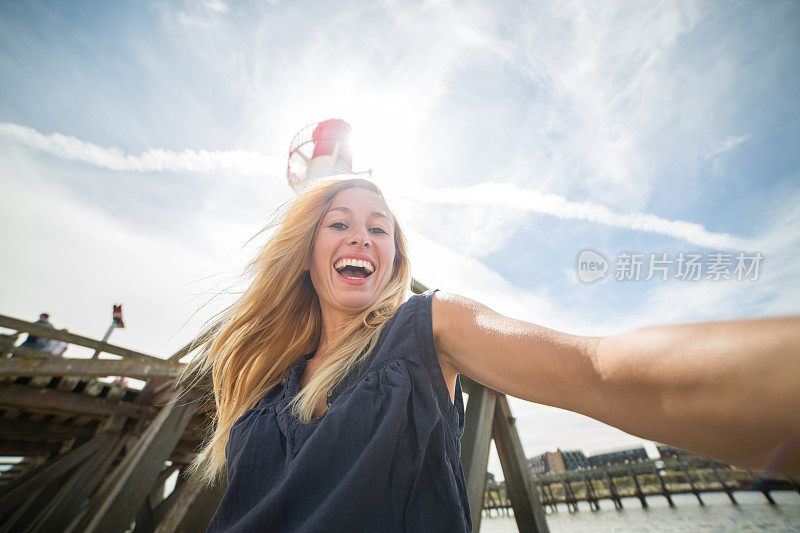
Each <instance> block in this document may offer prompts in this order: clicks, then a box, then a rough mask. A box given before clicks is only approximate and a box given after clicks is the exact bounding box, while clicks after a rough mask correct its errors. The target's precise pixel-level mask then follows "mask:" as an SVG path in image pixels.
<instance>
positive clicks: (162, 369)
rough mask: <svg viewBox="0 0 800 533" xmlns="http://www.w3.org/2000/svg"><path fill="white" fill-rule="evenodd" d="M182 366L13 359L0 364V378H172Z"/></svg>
mask: <svg viewBox="0 0 800 533" xmlns="http://www.w3.org/2000/svg"><path fill="white" fill-rule="evenodd" d="M182 368H183V367H182V365H178V364H175V363H170V362H167V361H162V360H160V359H159V360H157V361H144V360H141V359H73V358H46V359H45V358H27V357H15V358H13V359H5V360H0V377H11V376H81V377H89V376H92V377H101V376H128V377H132V378H138V379H148V378H151V377H165V378H176V377H178V374H180V372H181V369H182Z"/></svg>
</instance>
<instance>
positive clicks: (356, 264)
mask: <svg viewBox="0 0 800 533" xmlns="http://www.w3.org/2000/svg"><path fill="white" fill-rule="evenodd" d="M333 268H334V269H335V270H336V272H338V273H339V275H341V276H343V277H345V278H348V279H365V278H368V277H370V276H371V275H372V273H373V272H375V265H373V264H372V263H371V262H370V261H362V260H361V259H351V258H347V259H340V260H339V261H337V262H336V264H335V265H333Z"/></svg>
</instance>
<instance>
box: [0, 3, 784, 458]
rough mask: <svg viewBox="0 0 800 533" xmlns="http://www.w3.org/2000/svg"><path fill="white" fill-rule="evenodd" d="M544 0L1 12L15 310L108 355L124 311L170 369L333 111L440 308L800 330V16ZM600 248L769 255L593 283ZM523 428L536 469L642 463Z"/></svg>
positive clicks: (1, 129)
mask: <svg viewBox="0 0 800 533" xmlns="http://www.w3.org/2000/svg"><path fill="white" fill-rule="evenodd" d="M532 4H533V5H528V3H522V2H520V3H502V4H500V3H494V2H482V3H475V2H458V3H455V2H447V1H438V2H416V3H395V2H370V3H354V2H336V3H333V2H330V3H321V2H279V1H272V2H269V1H267V2H237V3H233V2H230V3H226V2H223V1H222V0H212V1H207V2H149V3H148V2H126V3H108V2H96V3H91V2H75V3H63V2H61V3H59V2H52V3H43V2H25V3H11V2H4V3H0V73H2V76H0V80H1V81H0V185H2V190H3V194H2V195H0V235H2V242H3V245H4V249H5V254H4V261H3V263H2V266H0V272H2V279H3V281H4V282H3V291H2V293H1V294H0V304H2V306H1V307H2V311H0V312H2V313H3V314H8V315H12V316H16V317H20V318H28V319H34V318H35V317H36V316H37V315H38V313H39V312H41V311H43V310H47V311H49V312H50V313H51V314H52V316H53V320H54V323H55V324H56V325H57V326H58V327H67V328H69V329H70V330H71V331H75V332H79V333H82V334H86V335H91V336H96V337H99V336H101V335H102V333H103V331H104V330H105V328H106V326H107V322H108V312H109V309H110V307H111V304H112V303H114V302H122V303H123V304H124V305H125V312H126V322H127V324H128V328H126V329H124V330H118V331H116V332H115V333H114V335H113V337H112V340H113V341H115V342H118V343H120V344H122V345H125V346H130V347H133V348H137V349H140V350H143V351H146V352H150V353H154V354H157V355H160V356H167V355H169V354H170V353H172V351H174V350H175V349H177V348H178V347H180V346H181V345H183V344H184V343H185V342H186V341H188V340H189V339H190V338H191V337H192V336H193V334H194V333H196V332H197V330H198V329H199V328H200V327H201V326H202V324H203V323H204V321H205V320H207V319H208V318H210V317H211V316H212V315H213V313H214V312H216V311H218V310H220V309H221V308H222V307H224V305H226V304H227V303H230V301H231V299H232V298H233V296H232V295H231V294H229V292H231V291H235V290H237V288H240V287H241V284H242V280H241V279H240V278H238V276H239V274H240V273H241V269H242V266H243V265H244V262H245V261H246V260H247V258H249V257H250V256H251V255H252V254H253V253H254V252H255V246H256V245H257V243H258V240H256V241H255V242H253V243H250V244H246V242H247V240H248V238H249V237H251V236H252V235H253V234H254V233H256V232H257V231H258V229H260V228H261V227H262V226H263V225H264V224H265V222H266V220H267V218H268V216H269V214H270V213H271V211H272V210H273V209H274V208H275V207H277V206H278V205H279V204H280V203H281V202H283V201H285V200H287V199H289V198H290V197H291V195H292V193H291V190H290V189H289V187H288V186H287V185H286V179H285V158H286V150H287V147H288V144H289V141H290V139H291V137H292V135H293V134H294V133H295V132H296V131H297V130H299V129H300V128H301V127H302V126H304V125H305V124H308V123H310V122H314V121H319V120H324V119H326V118H332V117H338V118H343V119H345V120H347V121H349V122H350V123H351V124H352V125H353V126H354V128H355V143H356V145H355V151H356V154H355V166H356V170H363V169H367V168H372V169H373V170H374V174H373V177H374V179H375V180H376V181H377V182H378V183H379V184H380V185H381V186H382V187H383V188H384V191H385V192H386V195H387V197H388V199H389V203H390V206H391V207H392V208H393V209H394V210H395V211H396V212H397V213H398V216H399V217H400V219H401V222H402V223H403V224H404V226H405V228H406V229H407V231H408V233H409V240H410V245H411V252H412V259H413V261H414V263H413V267H414V274H415V276H416V277H417V278H418V279H420V280H421V281H422V282H423V283H425V284H427V285H428V286H431V287H439V288H442V289H448V290H451V291H453V292H458V293H461V294H464V295H466V296H469V297H471V298H474V299H476V300H479V301H481V302H484V303H486V304H487V305H490V306H491V307H493V308H494V309H496V310H498V311H500V312H502V313H505V314H507V315H510V316H514V317H516V318H521V319H525V320H529V321H532V322H536V323H539V324H542V325H545V326H548V327H553V328H557V329H561V330H563V331H568V332H571V333H576V334H585V335H606V334H614V333H619V332H623V331H625V330H629V329H632V328H635V327H641V326H645V325H654V324H662V323H677V322H682V321H689V320H712V319H724V318H735V317H757V316H775V315H782V314H795V313H798V312H800V303H798V302H800V284H798V281H797V276H798V274H800V266H798V264H797V258H798V256H800V255H799V254H798V252H800V209H799V208H798V206H800V179H799V178H800V172H799V171H800V149H798V148H800V147H799V146H798V140H799V138H800V100H798V98H797V94H800V77H799V76H800V75H798V72H800V32H799V31H798V28H800V6H798V4H797V3H796V2H779V1H773V2H769V3H760V2H691V1H685V2H659V3H651V4H641V3H640V4H635V3H634V4H631V3H629V2H611V1H608V2H601V3H596V4H592V5H586V3H585V2H549V3H532ZM584 248H592V249H595V250H597V251H600V252H601V253H603V254H604V255H605V256H606V257H607V258H608V259H609V260H612V261H613V259H614V258H615V257H616V255H617V254H619V253H620V252H623V251H639V252H642V253H650V252H652V253H659V254H660V253H668V254H670V256H671V257H674V256H675V255H676V254H678V253H680V252H700V253H703V254H708V253H711V252H715V251H727V252H728V253H737V252H740V251H741V252H747V253H753V252H756V251H760V252H761V253H763V254H764V258H765V259H764V261H763V263H762V264H761V272H760V277H759V279H758V280H756V281H720V282H713V281H682V280H670V281H666V282H662V281H656V280H650V281H638V282H635V281H631V282H622V281H617V280H614V279H613V278H612V277H609V278H608V279H605V280H603V281H601V282H598V283H595V284H592V285H585V284H583V283H580V282H579V280H578V278H577V275H576V267H575V263H576V258H577V255H578V253H579V252H580V251H581V250H583V249H584ZM220 292H223V294H221V295H218V296H216V297H214V295H216V294H218V293H220ZM212 297H214V298H212ZM209 300H211V301H210V303H207V302H208V301H209ZM74 354H76V355H79V354H80V352H79V351H75V352H74ZM512 408H513V409H514V412H515V414H516V416H517V418H518V425H519V427H520V432H521V434H522V438H523V443H524V445H525V447H526V451H527V452H528V453H529V454H530V455H533V454H535V453H540V452H542V451H545V450H548V449H554V448H556V447H557V446H560V447H562V448H583V449H585V450H586V451H588V452H594V451H599V450H605V449H609V448H613V447H617V446H625V445H628V444H631V443H636V442H639V439H637V438H634V437H631V436H628V435H625V434H623V433H621V432H619V431H617V430H614V429H611V428H608V427H606V426H603V425H602V424H599V423H596V422H593V421H590V420H588V419H586V418H584V417H581V416H579V415H574V414H569V413H564V412H562V411H559V410H555V409H552V408H547V407H542V406H536V405H532V404H528V403H526V402H521V401H513V402H512ZM496 463H497V462H496V459H493V460H492V464H493V466H494V468H493V470H495V471H498V470H499V465H498V464H496Z"/></svg>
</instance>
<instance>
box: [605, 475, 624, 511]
mask: <svg viewBox="0 0 800 533" xmlns="http://www.w3.org/2000/svg"><path fill="white" fill-rule="evenodd" d="M601 468H602V469H603V477H605V480H606V483H607V484H608V493H609V494H610V495H611V500H612V501H613V502H614V507H615V508H616V509H617V510H618V511H621V510H622V500H621V499H620V497H619V494H617V487H615V486H614V481H612V479H611V476H609V475H608V470H607V469H606V467H604V466H603V467H601Z"/></svg>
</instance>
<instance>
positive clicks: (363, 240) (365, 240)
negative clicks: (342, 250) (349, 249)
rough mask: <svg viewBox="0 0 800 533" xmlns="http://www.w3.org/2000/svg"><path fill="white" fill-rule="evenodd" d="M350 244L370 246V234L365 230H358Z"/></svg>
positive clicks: (351, 238)
mask: <svg viewBox="0 0 800 533" xmlns="http://www.w3.org/2000/svg"><path fill="white" fill-rule="evenodd" d="M350 244H355V245H360V244H363V245H364V246H369V245H370V239H369V233H367V231H366V229H365V228H363V227H362V228H360V229H357V230H356V231H355V232H354V233H353V235H352V236H351V237H350Z"/></svg>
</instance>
